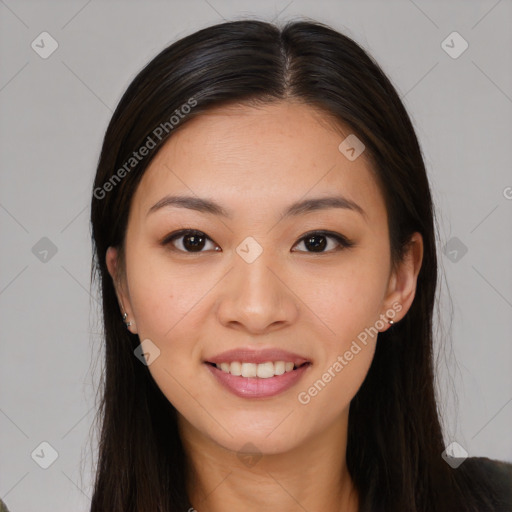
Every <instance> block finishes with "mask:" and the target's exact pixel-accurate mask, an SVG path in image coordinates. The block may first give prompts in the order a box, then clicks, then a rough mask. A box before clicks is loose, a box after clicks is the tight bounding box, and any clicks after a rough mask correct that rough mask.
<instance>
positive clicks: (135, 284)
mask: <svg viewBox="0 0 512 512" xmlns="http://www.w3.org/2000/svg"><path fill="white" fill-rule="evenodd" d="M341 128H343V127H341ZM350 134H351V132H350V130H349V129H348V128H346V127H345V128H343V135H341V134H340V130H338V131H336V130H334V129H333V128H332V126H331V125H329V124H328V123H327V122H325V118H322V115H321V114H320V113H318V112H317V111H315V110H313V109H312V108H311V107H308V106H305V105H302V104H297V103H290V102H279V103H274V104H272V105H269V106H264V107H259V108H252V107H248V106H238V107H230V108H226V107H223V108H221V109H215V110H211V111H210V112H209V113H207V114H203V115H200V116H198V117H197V118H195V119H193V120H191V121H190V122H189V123H187V124H186V125H184V126H183V127H182V128H181V129H180V130H179V131H177V132H176V133H175V134H173V136H172V137H171V138H170V139H169V141H168V142H167V143H166V145H165V146H164V147H163V148H162V149H161V150H160V151H159V152H158V154H157V155H156V157H155V158H154V160H153V161H152V163H151V165H150V166H149V168H148V169H147V171H146V172H145V174H144V176H143V178H142V180H141V182H140V184H139V186H138V188H137V191H136V193H135V195H134V197H133V199H132V204H131V210H130V215H129V220H128V228H127V234H126V240H125V275H126V279H125V280H123V281H122V283H121V285H120V286H118V287H117V291H118V295H119V298H120V301H121V302H122V304H123V306H124V309H125V310H126V311H127V312H128V320H129V321H131V322H132V326H131V327H130V330H131V331H132V332H134V333H138V335H139V337H140V340H141V342H143V344H142V347H143V352H144V353H146V354H147V357H148V358H149V359H148V361H147V362H148V363H149V365H148V368H149V371H150V372H151V375H152V376H153V378H154V380H155V382H156V383H157V385H158V386H159V388H160V389H161V390H162V392H163V393H164V395H165V396H166V397H167V398H168V399H169V401H170V402H171V403H172V404H173V405H174V406H175V408H176V409H177V410H178V412H179V418H180V425H181V426H183V425H185V426H186V428H187V429H188V430H189V431H193V432H195V433H196V435H199V436H203V437H204V438H205V439H209V440H213V441H214V442H215V443H217V444H219V445H221V446H223V447H225V448H228V449H230V450H234V451H238V450H240V449H241V448H242V447H243V446H245V445H247V443H251V444H252V445H254V446H255V447H257V450H258V451H261V452H262V453H282V452H284V451H287V450H290V449H292V448H293V447H296V446H299V445H301V444H303V443H305V442H306V441H308V439H309V440H312V439H313V438H315V436H319V435H320V434H322V433H325V432H327V430H328V429H331V431H332V429H334V428H337V427H338V426H341V425H343V424H346V421H347V417H348V408H349V404H350V401H351V399H352V398H353V397H354V395H355V394H356V392H357V390H358V388H359V387H360V386H361V384H362V382H363V380H364V378H365V376H366V374H367V371H368V368H369V366H370V363H371V361H372V357H373V354H374V350H375V344H376V341H377V336H376V332H377V331H383V330H385V329H386V328H388V323H387V321H386V318H385V317H386V316H388V318H390V319H393V320H394V321H395V322H397V321H399V320H400V319H401V318H402V317H403V316H404V315H405V313H406V311H407V309H408V308H409V306H410V303H411V302H412V299H413V296H414V287H415V280H416V275H417V272H418V269H419V262H418V261H416V265H412V264H411V265H407V264H405V263H404V264H403V265H402V267H400V270H399V271H396V272H392V269H391V260H390V246H389V233H388V227H387V214H386V208H385V204H384V199H383V197H382V195H381V192H380V190H379V188H378V186H377V184H376V182H375V180H374V177H373V176H372V173H371V171H370V167H369V163H368V161H367V160H366V158H365V153H364V152H363V153H362V154H361V155H360V156H359V157H357V158H355V159H354V156H357V152H355V151H354V152H353V151H351V150H350V149H348V150H347V146H348V147H350V144H349V143H350V142H352V145H353V139H352V138H350V139H348V141H347V142H346V143H345V145H342V146H341V149H339V146H340V144H341V143H342V141H343V140H344V139H345V138H346V137H347V136H349V135H350ZM355 149H356V150H358V149H361V148H360V147H359V146H356V148H355ZM172 197H187V198H188V199H187V201H185V200H181V202H177V201H175V200H174V201H173V200H172V199H171V198H172ZM166 198H167V199H166ZM326 198H331V199H330V200H329V201H324V202H321V201H319V200H325V199H326ZM206 201H208V205H209V206H205V204H206ZM211 203H215V207H212V206H211ZM292 205H294V206H293V208H292ZM183 229H191V230H196V231H197V232H199V233H195V234H187V233H185V234H183V233H182V234H181V235H180V234H179V231H181V230H183ZM315 231H318V232H323V231H328V232H329V233H323V234H322V233H317V234H315V235H312V234H311V233H312V232H315ZM173 234H175V235H176V236H175V238H173V236H171V235H173ZM337 236H339V237H341V238H340V239H338V238H337ZM344 240H346V241H347V242H348V245H345V244H344ZM417 240H418V238H417ZM418 242H419V244H420V248H421V237H419V240H418ZM417 245H418V244H416V246H417ZM116 256H117V253H116V250H115V249H113V248H110V249H109V251H108V252H107V262H108V267H109V271H110V273H111V274H112V276H114V275H115V272H116ZM233 350H240V351H241V352H239V353H234V354H231V356H230V355H229V354H228V355H222V354H223V353H225V352H228V351H233ZM262 351H276V352H274V353H272V352H266V353H263V352H262ZM277 351H284V353H283V352H281V353H278V352H277ZM213 360H215V361H216V362H217V363H219V366H221V369H218V368H216V367H214V366H213V365H212V364H210V363H211V362H212V361H213ZM258 362H259V363H262V364H259V365H257V364H256V363H258ZM220 363H225V364H223V365H220ZM228 363H231V364H228ZM237 363H242V364H237ZM243 363H245V364H243ZM269 363H270V364H269ZM272 363H277V364H272ZM283 363H289V364H288V365H286V364H283ZM290 363H294V364H295V365H296V366H299V365H302V363H306V364H304V365H303V366H301V367H300V368H298V369H295V370H290ZM140 364H143V362H141V363H140ZM226 370H227V371H226ZM287 370H288V371H287ZM283 371H284V373H282V372H283ZM227 372H231V373H227ZM240 372H242V375H239V373H240ZM254 372H256V376H254ZM276 373H277V374H280V375H276V376H271V375H274V374H276ZM237 374H238V375H237ZM258 375H259V376H258Z"/></svg>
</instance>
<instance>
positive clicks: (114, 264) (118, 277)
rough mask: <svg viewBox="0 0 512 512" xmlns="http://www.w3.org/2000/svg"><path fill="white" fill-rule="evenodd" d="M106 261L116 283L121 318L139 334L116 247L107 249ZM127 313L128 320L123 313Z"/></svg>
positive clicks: (130, 329)
mask: <svg viewBox="0 0 512 512" xmlns="http://www.w3.org/2000/svg"><path fill="white" fill-rule="evenodd" d="M105 262H106V264H107V269H108V273H109V274H110V276H111V277H112V281H113V283H114V288H115V291H116V295H117V300H118V302H119V308H120V310H121V311H120V317H121V320H122V321H125V322H129V323H130V325H129V326H127V328H128V330H129V331H130V332H131V333H133V334H137V326H136V323H135V317H134V315H133V310H132V307H131V303H130V297H129V294H128V292H127V291H126V283H125V279H124V278H123V276H122V272H121V271H120V264H119V252H118V249H117V248H116V247H109V248H108V249H107V253H106V255H105ZM125 313H127V316H126V320H124V319H123V315H124V314H125Z"/></svg>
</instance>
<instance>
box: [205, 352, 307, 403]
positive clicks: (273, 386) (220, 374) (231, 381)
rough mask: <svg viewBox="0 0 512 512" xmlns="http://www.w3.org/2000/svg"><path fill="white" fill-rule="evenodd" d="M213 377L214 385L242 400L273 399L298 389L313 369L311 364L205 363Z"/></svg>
mask: <svg viewBox="0 0 512 512" xmlns="http://www.w3.org/2000/svg"><path fill="white" fill-rule="evenodd" d="M204 365H205V367H206V368H207V370H208V371H209V373H210V374H211V375H212V376H213V378H214V380H213V384H214V385H215V384H220V385H221V388H220V389H222V390H227V391H230V392H231V393H232V394H234V395H236V396H237V397H241V398H250V399H256V398H260V399H264V398H272V397H275V396H277V395H279V394H281V393H284V392H285V391H286V390H288V389H290V388H292V387H293V386H295V385H296V384H297V383H298V382H299V381H300V380H301V379H302V378H303V376H304V374H305V373H307V372H308V370H309V368H310V367H311V366H312V363H311V362H310V361H305V362H302V363H299V364H294V363H293V362H291V361H266V362H264V363H258V364H255V363H249V362H242V361H232V362H231V363H228V362H225V363H214V362H211V361H205V363H204Z"/></svg>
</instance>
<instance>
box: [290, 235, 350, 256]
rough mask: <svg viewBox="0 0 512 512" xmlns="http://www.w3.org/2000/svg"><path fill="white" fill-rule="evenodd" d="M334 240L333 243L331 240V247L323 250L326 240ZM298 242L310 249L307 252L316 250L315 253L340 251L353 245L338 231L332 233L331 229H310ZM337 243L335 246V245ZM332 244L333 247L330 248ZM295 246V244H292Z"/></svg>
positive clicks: (326, 244) (326, 243)
mask: <svg viewBox="0 0 512 512" xmlns="http://www.w3.org/2000/svg"><path fill="white" fill-rule="evenodd" d="M329 239H330V240H331V241H332V240H334V241H335V243H334V244H333V243H332V242H331V248H330V249H328V250H324V249H325V248H326V247H327V246H328V245H329V244H328V242H327V241H326V240H329ZM300 243H303V244H304V247H307V248H310V249H312V250H311V251H307V252H316V253H324V252H334V251H340V250H342V249H347V248H349V247H352V246H353V245H354V242H352V241H350V240H349V239H348V238H346V237H345V236H343V235H341V234H340V233H334V232H332V231H312V232H311V233H308V234H306V235H305V236H303V237H302V238H301V239H300V240H299V244H297V245H300ZM336 244H337V247H336ZM332 245H334V248H332ZM294 247H295V246H294Z"/></svg>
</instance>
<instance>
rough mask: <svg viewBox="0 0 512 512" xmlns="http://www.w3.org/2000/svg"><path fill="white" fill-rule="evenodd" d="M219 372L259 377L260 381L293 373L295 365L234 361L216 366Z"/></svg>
mask: <svg viewBox="0 0 512 512" xmlns="http://www.w3.org/2000/svg"><path fill="white" fill-rule="evenodd" d="M215 366H216V367H217V368H218V369H219V370H222V371H223V372H226V373H231V375H238V376H240V375H241V376H242V377H259V378H260V379H268V378H270V377H274V376H275V375H282V374H283V373H285V372H291V371H292V370H293V367H294V364H293V363H292V362H286V361H276V362H271V361H268V362H266V363H260V364H255V363H241V362H239V361H233V362H232V363H220V364H216V365H215Z"/></svg>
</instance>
